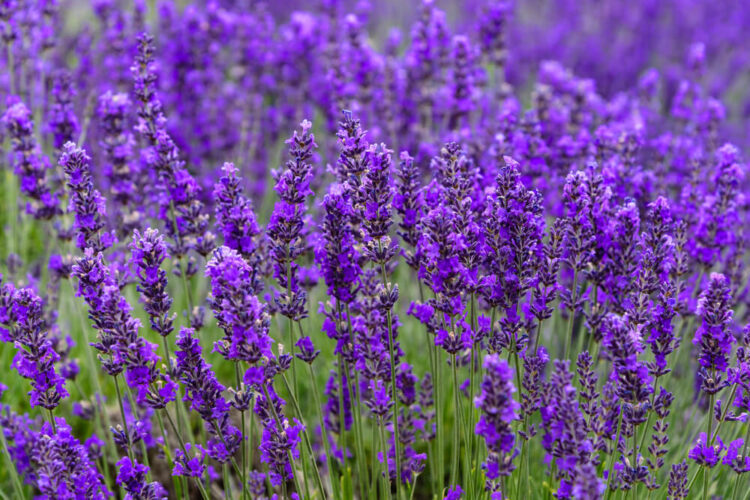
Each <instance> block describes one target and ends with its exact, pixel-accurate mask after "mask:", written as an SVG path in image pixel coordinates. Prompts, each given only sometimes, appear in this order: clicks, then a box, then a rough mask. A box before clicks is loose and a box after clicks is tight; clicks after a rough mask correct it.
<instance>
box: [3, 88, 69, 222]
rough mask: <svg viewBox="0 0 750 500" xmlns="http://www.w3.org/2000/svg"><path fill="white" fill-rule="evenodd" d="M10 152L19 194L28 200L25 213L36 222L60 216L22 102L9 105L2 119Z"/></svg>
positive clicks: (42, 156)
mask: <svg viewBox="0 0 750 500" xmlns="http://www.w3.org/2000/svg"><path fill="white" fill-rule="evenodd" d="M1 121H2V124H3V127H4V128H5V131H6V133H7V134H8V135H9V136H10V140H11V146H12V148H13V154H12V160H11V161H12V165H13V172H14V173H15V174H16V175H17V176H18V179H19V182H20V187H21V192H22V193H23V194H24V195H26V196H27V197H29V198H30V200H29V201H28V202H27V203H26V212H27V213H29V214H31V215H33V216H34V218H36V219H44V220H46V219H51V218H52V217H54V216H56V215H57V214H59V213H60V212H61V210H60V201H59V200H58V198H57V194H55V193H53V192H52V191H51V188H50V185H49V184H48V179H47V170H48V169H49V168H50V165H49V161H48V160H47V158H46V157H45V156H44V155H43V154H42V150H41V148H40V146H39V144H37V142H36V139H35V137H34V122H33V121H32V119H31V111H30V110H29V108H27V107H26V105H25V104H24V103H22V102H16V103H14V104H11V105H10V106H9V107H8V109H7V110H6V111H5V113H4V114H3V117H2V120H1Z"/></svg>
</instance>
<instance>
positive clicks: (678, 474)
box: [667, 460, 690, 500]
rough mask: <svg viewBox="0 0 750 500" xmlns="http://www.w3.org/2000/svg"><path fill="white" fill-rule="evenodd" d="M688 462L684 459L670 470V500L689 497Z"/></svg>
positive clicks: (668, 497)
mask: <svg viewBox="0 0 750 500" xmlns="http://www.w3.org/2000/svg"><path fill="white" fill-rule="evenodd" d="M687 474H688V464H687V463H686V462H685V461H684V460H683V461H682V462H680V463H678V464H674V465H672V470H671V471H670V472H669V485H668V487H667V499H668V500H683V499H684V498H687V496H688V493H689V492H690V491H689V490H688V477H687Z"/></svg>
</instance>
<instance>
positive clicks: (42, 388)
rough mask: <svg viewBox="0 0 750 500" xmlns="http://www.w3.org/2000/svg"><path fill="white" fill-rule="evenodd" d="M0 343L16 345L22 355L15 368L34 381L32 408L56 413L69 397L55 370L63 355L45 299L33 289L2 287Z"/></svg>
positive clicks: (14, 361)
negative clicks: (55, 340)
mask: <svg viewBox="0 0 750 500" xmlns="http://www.w3.org/2000/svg"><path fill="white" fill-rule="evenodd" d="M0 324H2V327H3V328H2V329H0V340H2V341H4V342H13V344H14V345H15V346H16V348H18V352H17V353H16V355H15V357H14V358H13V363H12V365H11V366H13V367H14V368H15V369H16V370H18V373H19V374H20V375H21V376H22V377H24V378H27V379H29V380H30V381H31V388H32V389H31V392H29V396H30V397H31V401H30V402H31V406H32V407H33V406H41V407H42V408H46V409H47V410H53V409H55V408H56V407H57V405H58V404H60V400H61V399H62V398H64V397H66V396H67V395H68V392H67V391H66V390H65V379H64V378H63V377H62V376H61V375H60V374H59V373H57V372H56V371H55V364H56V363H57V362H58V361H59V360H60V356H59V355H58V353H57V352H55V350H54V348H53V344H52V340H51V338H50V335H49V334H50V332H49V325H48V324H47V322H46V318H45V317H44V310H43V304H42V299H40V298H39V297H38V296H37V295H36V294H35V293H34V292H33V290H32V289H30V288H22V289H20V290H17V289H15V288H14V287H13V285H11V284H9V283H5V284H3V285H2V288H0Z"/></svg>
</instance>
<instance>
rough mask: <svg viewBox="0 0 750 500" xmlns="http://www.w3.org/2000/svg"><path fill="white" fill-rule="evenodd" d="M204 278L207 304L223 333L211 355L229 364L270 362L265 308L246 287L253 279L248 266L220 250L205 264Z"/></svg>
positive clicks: (233, 253)
mask: <svg viewBox="0 0 750 500" xmlns="http://www.w3.org/2000/svg"><path fill="white" fill-rule="evenodd" d="M206 276H207V277H208V278H209V279H210V282H211V296H210V297H209V303H210V304H211V308H212V309H213V312H214V316H215V317H216V321H217V322H218V324H219V327H220V328H221V329H222V330H224V337H223V338H222V340H220V341H218V342H216V343H215V344H214V351H216V352H219V353H221V355H222V356H224V357H225V358H226V359H228V360H234V361H239V360H242V361H246V362H248V363H257V362H259V361H260V360H261V359H273V357H274V355H273V353H272V352H271V345H272V340H271V337H270V336H269V334H268V330H269V327H270V322H271V318H270V315H269V314H268V311H267V306H266V304H264V303H263V302H261V301H260V300H258V297H257V296H256V295H255V294H254V293H253V291H252V290H250V289H248V286H247V284H248V283H252V280H253V276H254V273H253V270H252V269H251V267H250V264H248V263H247V261H246V260H245V259H243V258H242V257H241V256H240V254H239V253H237V252H236V251H235V250H232V249H231V248H229V247H225V246H223V247H219V248H217V249H216V250H214V252H213V255H212V256H211V260H209V261H208V263H207V264H206Z"/></svg>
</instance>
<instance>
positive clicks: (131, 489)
mask: <svg viewBox="0 0 750 500" xmlns="http://www.w3.org/2000/svg"><path fill="white" fill-rule="evenodd" d="M148 472H149V469H148V467H146V466H145V465H143V464H140V463H138V462H134V461H132V460H130V458H129V457H122V458H121V459H120V461H119V462H117V484H118V486H121V487H122V488H123V489H124V490H125V492H126V494H125V499H126V500H138V499H149V500H166V498H167V490H165V489H164V486H162V485H161V483H159V482H156V481H154V482H151V483H147V482H146V476H147V475H148Z"/></svg>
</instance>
